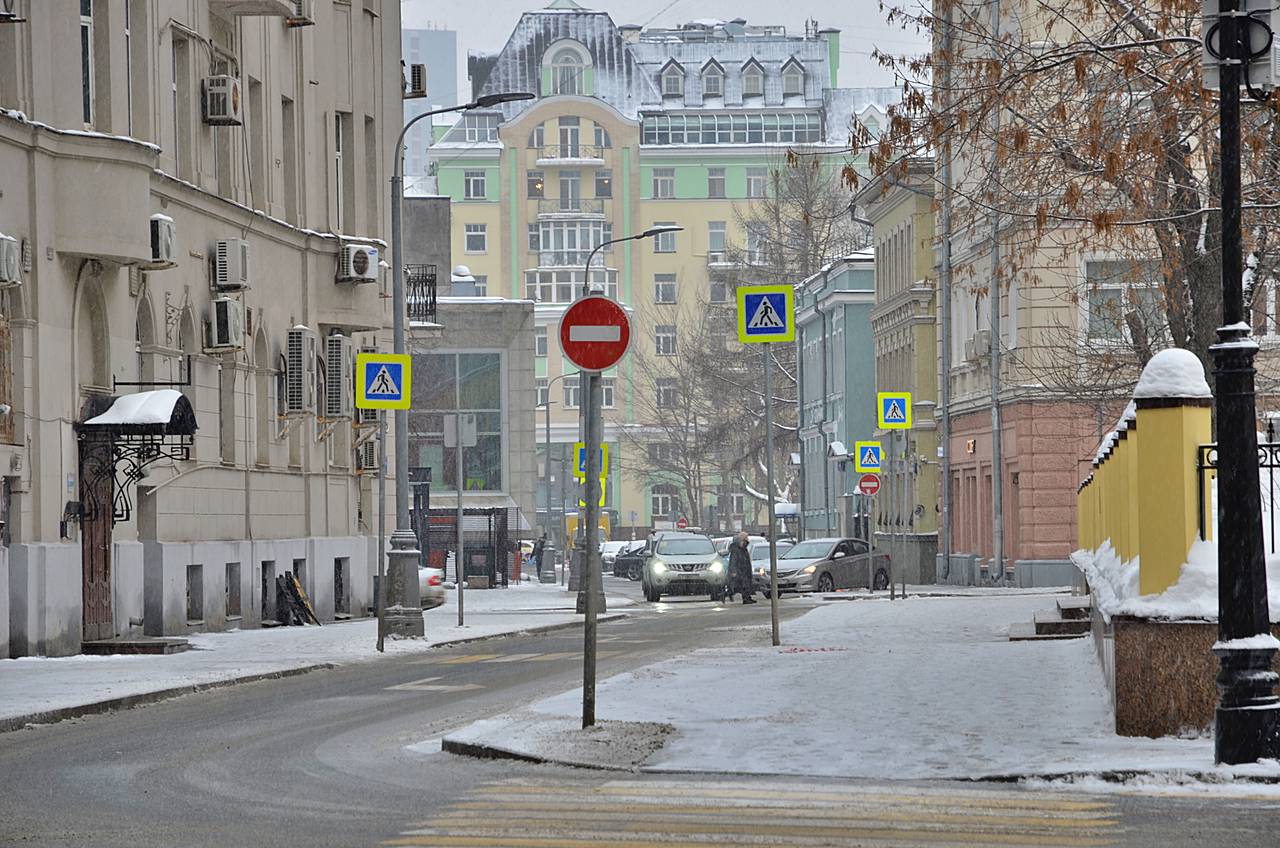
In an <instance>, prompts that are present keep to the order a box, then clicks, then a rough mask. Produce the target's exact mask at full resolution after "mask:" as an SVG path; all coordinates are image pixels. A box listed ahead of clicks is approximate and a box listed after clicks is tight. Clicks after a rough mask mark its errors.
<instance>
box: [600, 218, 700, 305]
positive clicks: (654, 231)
mask: <svg viewBox="0 0 1280 848" xmlns="http://www.w3.org/2000/svg"><path fill="white" fill-rule="evenodd" d="M683 231H684V227H651V228H649V229H647V230H645V231H644V232H642V233H636V234H635V235H630V236H619V237H618V238H615V239H609V240H608V241H602V242H600V243H599V244H597V245H596V246H595V247H593V248H591V252H590V253H588V254H587V264H586V266H585V267H584V268H583V269H582V296H583V297H586V296H587V295H588V294H590V292H591V260H593V259H595V258H596V254H597V253H598V252H599V251H600V249H601V248H603V247H608V246H609V245H611V244H617V243H618V242H623V241H639V240H640V239H645V238H649V237H651V236H658V235H662V234H663V233H679V232H683Z"/></svg>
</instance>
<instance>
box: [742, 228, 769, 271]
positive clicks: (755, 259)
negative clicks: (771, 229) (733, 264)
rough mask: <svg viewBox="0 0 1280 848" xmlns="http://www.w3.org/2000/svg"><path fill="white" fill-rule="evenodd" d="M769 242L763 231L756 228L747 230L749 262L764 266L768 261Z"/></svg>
mask: <svg viewBox="0 0 1280 848" xmlns="http://www.w3.org/2000/svg"><path fill="white" fill-rule="evenodd" d="M767 241H768V240H767V238H766V235H765V233H764V232H763V231H761V230H758V229H756V228H754V227H748V228H747V262H749V263H751V264H753V265H763V264H764V263H765V262H767V261H768V246H767Z"/></svg>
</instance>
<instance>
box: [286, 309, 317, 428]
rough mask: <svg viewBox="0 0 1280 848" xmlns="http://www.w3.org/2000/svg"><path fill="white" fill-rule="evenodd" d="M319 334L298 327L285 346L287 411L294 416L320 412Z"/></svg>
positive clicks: (291, 332) (292, 331)
mask: <svg viewBox="0 0 1280 848" xmlns="http://www.w3.org/2000/svg"><path fill="white" fill-rule="evenodd" d="M316 344H317V339H316V332H315V330H313V329H311V328H310V327H305V326H302V325H298V326H297V327H292V328H290V330H289V337H288V339H287V340H286V342H285V352H284V360H285V375H284V408H285V412H287V413H290V414H301V413H304V412H314V411H315V408H316Z"/></svg>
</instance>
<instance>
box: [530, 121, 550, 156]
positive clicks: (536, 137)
mask: <svg viewBox="0 0 1280 848" xmlns="http://www.w3.org/2000/svg"><path fill="white" fill-rule="evenodd" d="M544 137H545V136H544V131H543V129H542V124H538V125H537V126H536V127H534V128H533V131H532V132H530V133H529V149H530V150H541V149H542V147H543V145H544V144H545V143H546V142H545V141H544Z"/></svg>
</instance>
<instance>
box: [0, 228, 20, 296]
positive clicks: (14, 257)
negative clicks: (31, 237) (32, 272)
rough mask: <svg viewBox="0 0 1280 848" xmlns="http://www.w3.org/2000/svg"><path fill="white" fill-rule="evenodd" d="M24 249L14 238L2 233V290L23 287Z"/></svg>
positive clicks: (0, 268) (0, 248)
mask: <svg viewBox="0 0 1280 848" xmlns="http://www.w3.org/2000/svg"><path fill="white" fill-rule="evenodd" d="M21 271H22V249H21V247H19V245H18V240H17V239H16V238H14V237H13V236H7V235H5V234H4V233H0V288H6V289H7V288H12V287H14V286H20V285H22V277H20V276H19V274H20V273H21Z"/></svg>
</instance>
